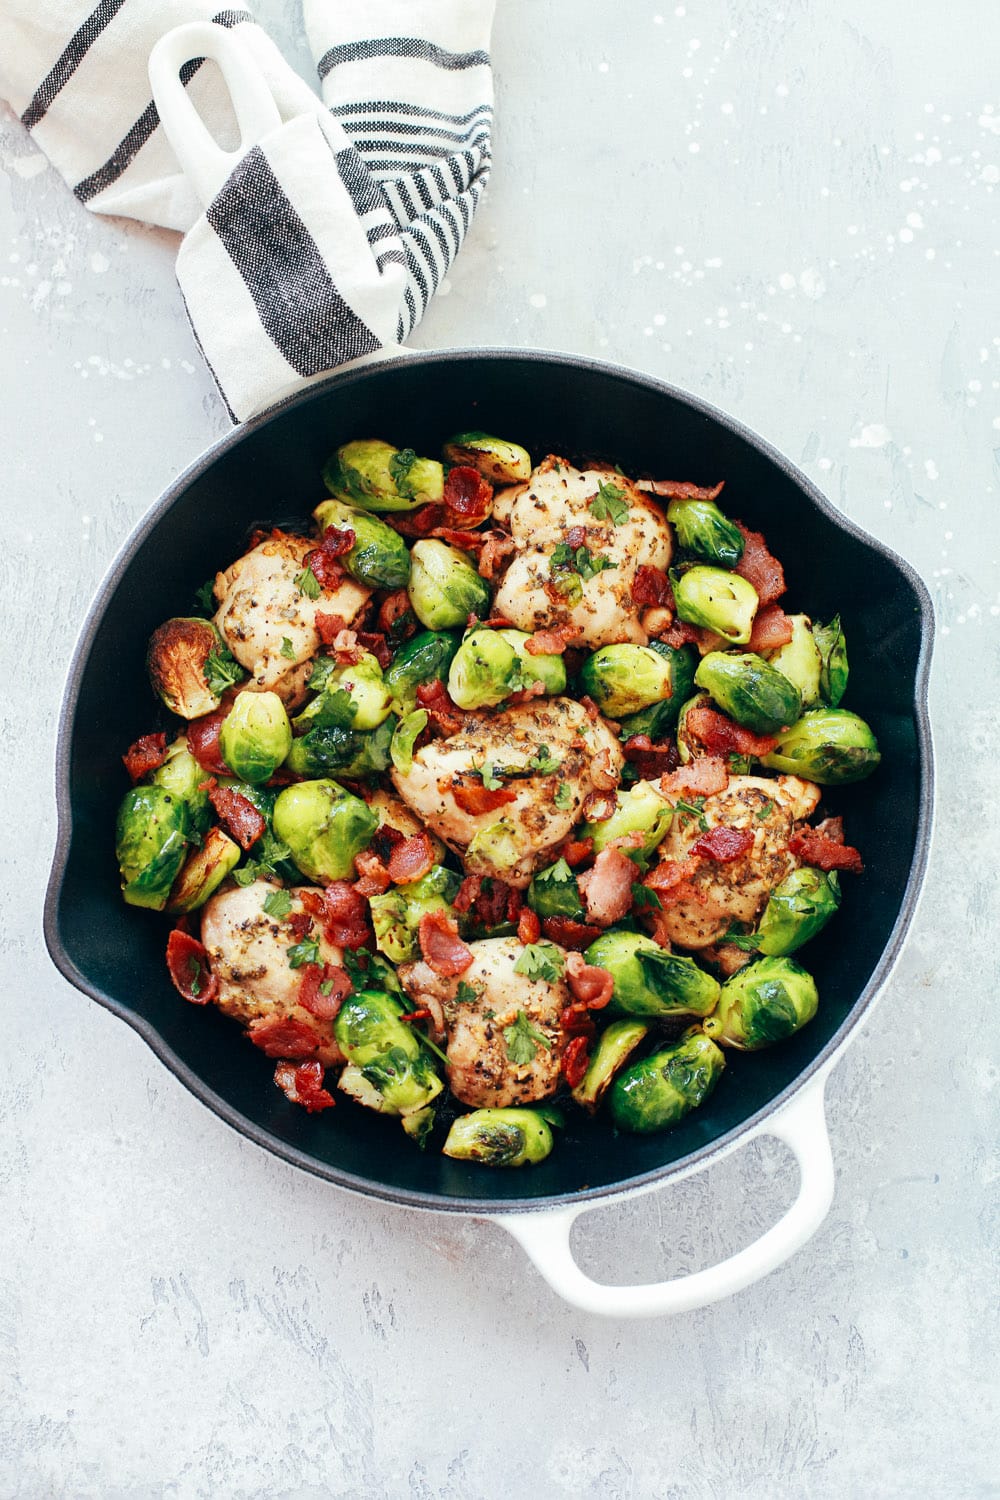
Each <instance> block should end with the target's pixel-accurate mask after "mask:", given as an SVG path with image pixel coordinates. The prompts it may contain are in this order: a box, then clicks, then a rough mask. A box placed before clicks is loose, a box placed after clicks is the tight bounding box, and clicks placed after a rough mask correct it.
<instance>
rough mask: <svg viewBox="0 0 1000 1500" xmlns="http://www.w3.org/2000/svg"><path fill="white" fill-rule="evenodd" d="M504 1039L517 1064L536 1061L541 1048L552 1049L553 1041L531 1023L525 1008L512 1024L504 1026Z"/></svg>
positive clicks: (508, 1053) (512, 1060)
mask: <svg viewBox="0 0 1000 1500" xmlns="http://www.w3.org/2000/svg"><path fill="white" fill-rule="evenodd" d="M503 1039H504V1045H505V1046H506V1048H507V1056H508V1057H509V1058H510V1060H511V1062H512V1063H514V1065H515V1066H520V1065H521V1064H523V1063H531V1062H534V1060H535V1056H536V1054H537V1053H538V1052H539V1050H540V1049H544V1050H545V1051H546V1052H551V1051H552V1043H551V1042H550V1041H549V1039H548V1037H547V1036H546V1035H545V1034H544V1032H541V1031H539V1030H538V1028H537V1027H536V1026H533V1025H532V1024H531V1021H530V1020H529V1019H528V1016H527V1013H526V1012H525V1011H523V1010H519V1011H518V1013H517V1015H516V1016H515V1017H514V1020H513V1023H512V1024H511V1025H510V1026H505V1027H504V1029H503Z"/></svg>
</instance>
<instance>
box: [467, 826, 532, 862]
mask: <svg viewBox="0 0 1000 1500" xmlns="http://www.w3.org/2000/svg"><path fill="white" fill-rule="evenodd" d="M520 858H521V851H520V849H519V847H518V843H517V839H516V838H515V836H514V830H513V829H512V828H511V826H510V824H509V823H505V822H504V820H503V819H502V818H501V819H500V821H499V822H497V823H490V824H488V825H487V827H486V828H480V829H479V831H478V832H477V833H474V834H473V835H472V838H471V839H470V840H469V847H468V848H467V849H466V851H465V859H464V861H463V863H464V864H465V867H466V869H467V870H475V867H476V865H477V864H485V865H488V866H489V868H490V870H491V871H493V872H494V873H495V874H498V875H503V873H504V872H505V871H506V870H512V869H513V868H514V866H515V865H516V864H517V863H518V862H519V861H520Z"/></svg>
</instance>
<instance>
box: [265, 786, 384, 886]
mask: <svg viewBox="0 0 1000 1500" xmlns="http://www.w3.org/2000/svg"><path fill="white" fill-rule="evenodd" d="M377 827H378V817H377V815H376V814H375V813H373V812H372V810H371V808H369V807H368V805H367V804H366V803H364V802H362V800H361V798H360V797H354V796H352V795H351V793H350V792H345V791H344V789H343V787H341V786H338V785H337V783H336V782H335V781H300V782H298V783H297V784H296V785H295V786H286V787H285V789H284V791H282V792H279V794H278V796H277V798H276V799H275V803H274V832H275V834H276V835H277V837H278V838H279V839H281V840H282V842H283V843H285V844H287V845H288V848H289V849H290V851H291V855H292V859H293V860H294V861H295V863H296V865H297V866H298V867H299V869H300V870H301V871H302V873H303V875H306V876H308V878H309V879H310V880H324V881H325V880H347V879H349V878H353V876H354V856H355V855H356V854H360V853H361V851H362V849H365V848H367V847H368V844H369V843H370V842H371V837H372V834H373V833H374V832H375V830H376V828H377Z"/></svg>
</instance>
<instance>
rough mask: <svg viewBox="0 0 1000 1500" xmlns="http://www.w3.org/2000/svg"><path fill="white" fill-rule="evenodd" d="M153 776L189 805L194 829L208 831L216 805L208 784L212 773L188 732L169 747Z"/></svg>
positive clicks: (158, 783)
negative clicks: (191, 743)
mask: <svg viewBox="0 0 1000 1500" xmlns="http://www.w3.org/2000/svg"><path fill="white" fill-rule="evenodd" d="M149 779H150V782H151V783H152V784H153V785H154V786H162V787H163V789H164V791H166V792H171V793H172V794H173V796H175V797H177V798H179V799H180V801H181V802H183V803H184V804H185V806H186V807H187V810H188V819H189V821H190V824H191V828H192V830H193V832H195V833H204V832H205V829H206V828H207V827H208V825H209V823H211V821H212V804H211V802H210V801H209V797H208V789H207V787H206V786H205V782H206V781H207V779H208V776H207V772H206V771H205V770H204V768H203V767H202V766H200V765H199V764H198V762H197V761H196V760H195V758H194V756H193V755H192V754H191V751H190V750H189V749H188V742H187V738H186V736H185V735H183V734H182V735H180V736H178V738H177V739H176V740H174V742H173V744H172V745H170V746H169V747H168V749H167V758H166V760H165V761H164V762H163V764H162V766H158V767H157V769H156V770H155V771H154V772H153V774H152V776H151V777H150V778H149Z"/></svg>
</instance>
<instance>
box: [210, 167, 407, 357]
mask: <svg viewBox="0 0 1000 1500" xmlns="http://www.w3.org/2000/svg"><path fill="white" fill-rule="evenodd" d="M206 218H207V219H208V222H209V224H210V225H211V226H212V228H213V229H214V230H215V232H216V234H217V235H218V236H219V239H220V240H221V241H222V244H223V246H224V248H225V250H226V253H227V254H228V256H229V258H230V260H231V261H232V263H233V265H234V266H235V267H236V269H237V270H238V271H239V273H240V275H241V276H242V277H243V280H244V282H245V283H246V287H247V290H248V291H249V293H250V295H251V297H252V298H253V301H254V306H255V307H256V309H257V316H258V317H259V318H260V321H261V324H262V326H263V328H264V330H265V332H266V333H267V334H268V336H269V338H270V339H271V340H272V342H273V343H274V345H275V347H276V348H277V349H278V350H279V351H280V353H281V354H283V355H284V357H285V359H287V361H288V363H289V364H290V365H291V366H292V369H293V370H295V371H296V372H297V373H298V374H299V375H315V374H318V373H319V371H321V370H329V369H331V368H332V367H333V366H334V365H339V364H343V363H344V361H345V360H348V359H356V358H357V357H358V356H359V355H361V354H371V353H373V352H374V351H375V350H376V349H379V348H381V343H380V341H379V340H378V339H377V338H376V337H375V335H374V334H373V333H372V331H371V329H370V328H368V327H367V325H366V324H364V323H363V322H362V321H361V319H360V318H359V317H358V316H357V314H356V313H355V311H354V309H353V308H352V307H350V306H349V305H348V304H347V303H346V302H345V301H344V299H343V297H342V296H341V295H340V293H339V292H338V290H337V288H336V287H335V286H334V284H333V282H332V281H331V279H330V273H329V272H328V270H327V268H326V264H325V262H324V260H323V257H322V256H321V255H320V253H319V250H318V249H317V247H316V242H315V240H314V239H313V237H312V235H311V234H310V233H309V231H308V229H307V228H306V226H305V224H303V222H302V220H301V219H300V218H299V215H298V214H297V213H296V211H295V209H294V208H293V206H292V204H291V203H290V202H289V201H288V199H287V198H286V197H285V194H284V192H283V191H282V188H281V184H280V182H279V181H278V179H277V177H275V175H274V172H273V171H272V169H271V165H270V163H269V162H268V160H267V157H266V156H265V155H264V153H263V151H261V150H260V148H259V147H258V146H254V147H253V149H252V150H250V151H248V152H247V154H246V156H245V157H244V158H243V160H242V161H241V162H240V164H239V166H238V167H237V168H236V170H235V171H234V172H233V174H232V176H231V177H230V178H229V181H228V182H227V183H226V186H225V187H224V188H223V190H222V192H221V193H220V194H219V196H218V197H217V198H216V199H215V200H214V202H213V203H212V204H211V205H210V207H209V209H208V211H207V214H206Z"/></svg>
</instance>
